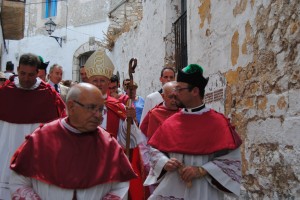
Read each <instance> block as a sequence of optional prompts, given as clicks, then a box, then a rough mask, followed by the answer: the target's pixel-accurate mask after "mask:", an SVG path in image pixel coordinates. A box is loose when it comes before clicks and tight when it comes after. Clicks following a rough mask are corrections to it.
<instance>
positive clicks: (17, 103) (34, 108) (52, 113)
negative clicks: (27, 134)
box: [0, 81, 65, 124]
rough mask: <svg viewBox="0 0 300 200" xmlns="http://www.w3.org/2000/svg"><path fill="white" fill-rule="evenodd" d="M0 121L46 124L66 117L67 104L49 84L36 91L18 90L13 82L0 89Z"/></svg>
mask: <svg viewBox="0 0 300 200" xmlns="http://www.w3.org/2000/svg"><path fill="white" fill-rule="evenodd" d="M0 96H1V98H0V120H3V121H6V122H9V123H16V124H33V123H46V122H49V121H52V120H54V119H57V118H59V117H62V116H65V104H64V102H63V101H62V99H61V98H60V96H59V95H58V94H57V93H56V92H55V91H54V90H53V89H52V88H51V86H50V85H49V84H46V83H45V82H43V81H42V82H41V83H40V85H39V86H38V87H37V88H36V89H34V90H24V89H20V88H17V87H16V86H15V84H14V82H12V81H7V82H5V85H4V86H3V87H1V88H0Z"/></svg>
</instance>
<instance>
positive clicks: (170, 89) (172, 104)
mask: <svg viewBox="0 0 300 200" xmlns="http://www.w3.org/2000/svg"><path fill="white" fill-rule="evenodd" d="M175 86H176V82H175V81H172V82H167V83H166V84H164V86H163V88H162V93H161V95H162V98H163V100H164V101H163V102H162V103H160V104H158V105H157V106H155V107H154V108H153V109H152V110H150V111H149V112H148V113H147V115H146V117H145V118H144V120H143V122H142V124H141V126H140V128H141V131H142V133H144V134H145V135H146V137H147V138H148V139H150V138H151V137H152V135H153V134H154V132H155V131H156V129H157V128H158V127H159V126H160V125H161V124H162V123H163V122H164V121H165V120H166V119H168V118H169V117H170V116H172V115H173V114H175V113H177V112H178V111H179V109H178V106H177V105H176V101H175V94H174V90H175Z"/></svg>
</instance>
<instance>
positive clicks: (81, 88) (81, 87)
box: [67, 83, 102, 101]
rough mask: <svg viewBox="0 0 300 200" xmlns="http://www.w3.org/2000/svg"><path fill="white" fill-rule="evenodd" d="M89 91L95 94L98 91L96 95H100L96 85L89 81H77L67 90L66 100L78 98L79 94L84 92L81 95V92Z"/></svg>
mask: <svg viewBox="0 0 300 200" xmlns="http://www.w3.org/2000/svg"><path fill="white" fill-rule="evenodd" d="M89 92H93V93H95V95H97V93H99V94H98V95H100V96H101V97H102V93H101V91H100V90H99V89H98V88H97V87H96V86H94V85H92V84H89V83H78V84H76V85H74V86H72V87H71V89H70V90H69V92H68V95H67V101H69V100H78V99H79V97H80V96H83V95H84V94H83V95H82V93H89Z"/></svg>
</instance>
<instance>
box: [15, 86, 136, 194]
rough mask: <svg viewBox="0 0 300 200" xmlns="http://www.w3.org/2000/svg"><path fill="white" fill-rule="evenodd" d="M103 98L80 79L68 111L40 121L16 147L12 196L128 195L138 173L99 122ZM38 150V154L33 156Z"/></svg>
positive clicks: (73, 88) (95, 89) (92, 87)
mask: <svg viewBox="0 0 300 200" xmlns="http://www.w3.org/2000/svg"><path fill="white" fill-rule="evenodd" d="M103 106H104V99H103V97H102V94H101V92H100V90H98V88H96V87H95V86H93V85H91V84H89V83H80V84H78V85H75V86H73V87H72V88H71V90H70V92H69V94H68V96H67V111H68V117H66V118H61V119H58V120H55V121H52V122H50V123H47V124H45V125H44V126H40V127H39V128H38V129H36V130H35V131H34V132H33V133H32V134H31V135H29V136H27V138H26V141H25V142H24V143H23V145H22V146H21V147H20V148H19V149H18V150H17V151H16V153H15V154H14V156H13V158H12V162H11V169H12V170H13V171H14V172H13V173H12V177H11V180H10V190H11V192H12V198H13V199H49V200H51V199H53V200H57V199H62V200H63V199H89V200H99V199H123V198H124V197H126V195H127V192H128V187H129V183H128V181H129V180H130V179H132V178H135V177H136V175H135V173H134V171H133V169H132V168H131V166H130V163H129V161H128V159H127V157H126V155H125V154H124V152H123V149H122V147H121V146H120V145H119V144H118V142H117V141H116V140H115V139H114V138H113V137H112V136H111V135H110V134H109V133H108V132H106V131H105V130H104V129H102V128H100V127H99V125H100V123H101V122H102V120H103V117H102V113H103ZM33 155H34V156H33Z"/></svg>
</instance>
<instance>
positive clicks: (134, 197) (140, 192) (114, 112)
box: [106, 96, 149, 200]
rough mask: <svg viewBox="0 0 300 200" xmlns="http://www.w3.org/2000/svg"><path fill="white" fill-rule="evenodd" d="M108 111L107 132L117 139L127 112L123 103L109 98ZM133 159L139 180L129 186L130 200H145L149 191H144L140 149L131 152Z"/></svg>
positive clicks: (132, 162) (132, 181)
mask: <svg viewBox="0 0 300 200" xmlns="http://www.w3.org/2000/svg"><path fill="white" fill-rule="evenodd" d="M106 107H107V108H108V111H107V129H106V130H107V131H108V132H109V133H111V134H112V136H113V137H115V138H116V137H117V133H118V129H119V120H120V119H122V120H125V119H126V110H125V108H124V105H123V104H122V101H120V100H118V99H115V98H113V97H111V96H108V97H107V99H106ZM130 154H131V156H130V157H131V159H130V163H131V165H132V168H133V170H134V171H135V173H136V174H137V175H138V177H137V178H135V179H132V180H130V186H129V192H128V193H129V195H128V196H129V198H128V199H130V200H143V199H147V198H148V197H149V194H148V192H147V191H144V190H145V188H144V187H143V182H144V179H143V169H142V166H143V165H142V159H141V155H140V151H139V147H136V148H134V149H131V150H130Z"/></svg>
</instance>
